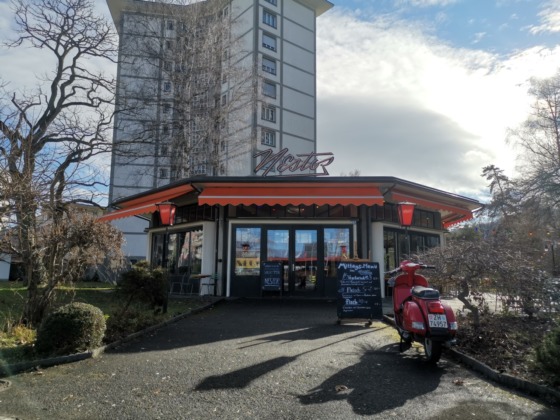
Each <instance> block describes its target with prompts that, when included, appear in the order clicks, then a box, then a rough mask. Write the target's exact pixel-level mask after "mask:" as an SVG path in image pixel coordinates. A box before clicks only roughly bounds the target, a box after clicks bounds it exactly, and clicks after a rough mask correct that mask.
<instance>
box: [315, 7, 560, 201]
mask: <svg viewBox="0 0 560 420" xmlns="http://www.w3.org/2000/svg"><path fill="white" fill-rule="evenodd" d="M317 50H318V69H317V74H318V78H317V86H318V143H319V144H318V150H319V151H331V152H333V153H334V154H335V162H334V163H333V165H332V166H331V168H332V171H331V172H332V173H334V174H335V175H338V174H339V173H341V172H349V171H351V170H354V169H358V170H360V171H361V174H362V175H387V176H397V177H401V178H404V179H408V180H411V181H414V182H420V183H425V184H426V185H429V186H432V187H435V188H442V189H446V190H448V191H452V192H456V193H460V194H478V192H479V191H480V189H481V188H484V187H485V181H484V179H483V178H482V177H481V176H480V174H481V171H482V167H483V166H485V165H489V164H495V165H497V166H499V167H501V168H503V169H505V170H506V171H510V173H511V172H512V171H513V170H514V166H515V163H514V154H513V151H511V150H509V148H508V147H507V146H506V145H505V134H506V129H507V128H508V127H514V126H516V125H517V124H518V123H519V122H521V121H522V120H523V119H524V118H525V117H526V116H527V112H528V106H529V101H528V97H527V94H526V92H527V81H528V79H529V78H530V77H531V76H541V77H546V76H550V75H552V74H553V73H554V72H555V71H556V68H557V66H558V63H559V62H560V47H559V48H557V49H555V50H549V49H545V48H534V49H531V50H527V51H522V52H519V53H518V54H516V55H514V56H511V57H508V58H506V59H504V58H501V57H498V56H495V55H492V54H489V53H486V52H482V51H478V50H472V49H471V50H469V49H454V48H451V47H449V46H448V45H446V44H444V43H443V42H440V41H438V40H436V39H434V38H433V37H430V36H427V35H425V34H424V33H423V32H422V31H421V29H419V28H415V27H410V26H406V25H404V24H399V22H392V24H391V25H390V26H388V25H386V24H385V22H379V21H376V20H372V21H370V22H365V21H360V20H357V19H355V18H353V17H351V16H349V15H344V14H341V13H337V12H335V11H333V12H332V13H329V14H327V15H324V16H322V17H321V18H320V19H319V20H318V47H317Z"/></svg>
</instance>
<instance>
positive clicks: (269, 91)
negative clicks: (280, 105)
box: [263, 81, 276, 99]
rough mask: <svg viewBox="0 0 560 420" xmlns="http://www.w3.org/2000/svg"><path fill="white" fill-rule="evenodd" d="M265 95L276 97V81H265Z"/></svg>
mask: <svg viewBox="0 0 560 420" xmlns="http://www.w3.org/2000/svg"><path fill="white" fill-rule="evenodd" d="M263 95H265V96H270V97H271V98H275V99H276V83H272V82H267V81H264V82H263Z"/></svg>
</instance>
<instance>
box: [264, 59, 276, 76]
mask: <svg viewBox="0 0 560 420" xmlns="http://www.w3.org/2000/svg"><path fill="white" fill-rule="evenodd" d="M265 61H268V63H265ZM269 64H271V65H269ZM261 68H262V71H264V72H266V73H269V74H272V75H274V76H276V60H275V59H273V58H270V57H266V56H264V55H263V56H262V60H261Z"/></svg>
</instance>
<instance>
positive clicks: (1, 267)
mask: <svg viewBox="0 0 560 420" xmlns="http://www.w3.org/2000/svg"><path fill="white" fill-rule="evenodd" d="M11 261H12V257H11V255H6V254H0V281H8V279H9V278H10V264H11Z"/></svg>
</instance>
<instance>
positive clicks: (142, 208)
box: [97, 184, 194, 222]
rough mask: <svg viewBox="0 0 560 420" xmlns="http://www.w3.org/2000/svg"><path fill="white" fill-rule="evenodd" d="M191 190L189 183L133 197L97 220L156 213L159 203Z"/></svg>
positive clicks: (192, 188)
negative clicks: (119, 207)
mask: <svg viewBox="0 0 560 420" xmlns="http://www.w3.org/2000/svg"><path fill="white" fill-rule="evenodd" d="M191 191H194V187H193V186H192V185H190V184H187V185H180V186H178V187H174V188H169V189H167V190H164V191H158V192H157V193H154V194H150V195H148V196H143V197H140V198H138V199H132V200H130V201H126V202H125V203H124V204H123V206H122V208H121V209H119V210H115V211H113V212H111V213H107V214H104V215H103V216H101V217H100V218H99V219H97V220H99V221H102V222H109V221H111V220H116V219H123V218H125V217H130V216H138V215H141V214H150V213H154V212H155V211H156V210H157V206H156V204H157V203H161V202H163V201H168V200H172V199H174V198H177V197H179V196H181V195H184V194H188V193H189V192H191Z"/></svg>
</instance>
